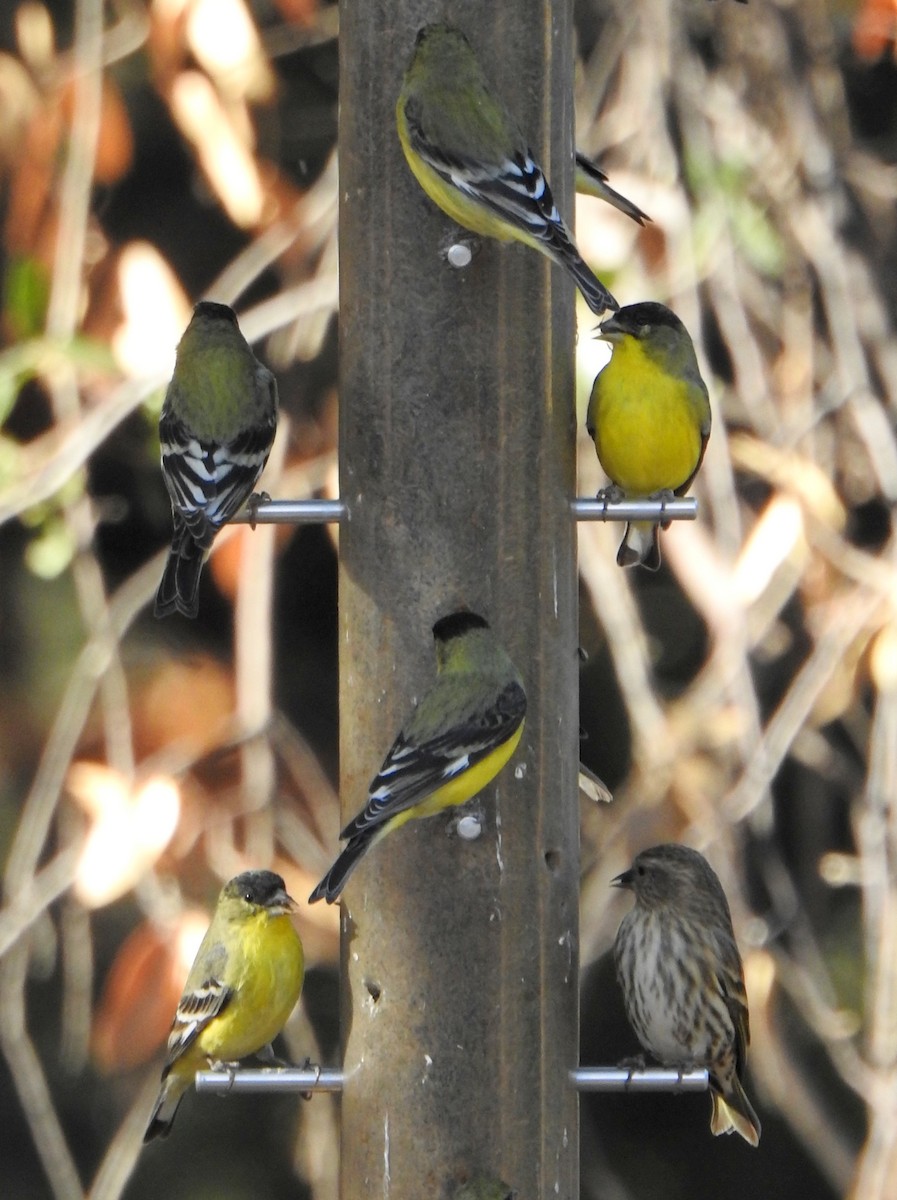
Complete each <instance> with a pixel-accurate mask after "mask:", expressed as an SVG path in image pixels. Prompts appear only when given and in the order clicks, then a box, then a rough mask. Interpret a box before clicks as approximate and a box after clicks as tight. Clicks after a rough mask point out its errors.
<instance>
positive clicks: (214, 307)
mask: <svg viewBox="0 0 897 1200" xmlns="http://www.w3.org/2000/svg"><path fill="white" fill-rule="evenodd" d="M193 315H194V317H212V318H213V319H214V320H217V321H231V322H232V323H233V324H234V325H236V323H237V314H236V313H235V312H234V310H233V309H232V308H231V307H230V305H229V304H218V303H217V302H216V301H214V300H200V302H199V303H198V304H196V305H194V307H193ZM247 873H248V872H247Z"/></svg>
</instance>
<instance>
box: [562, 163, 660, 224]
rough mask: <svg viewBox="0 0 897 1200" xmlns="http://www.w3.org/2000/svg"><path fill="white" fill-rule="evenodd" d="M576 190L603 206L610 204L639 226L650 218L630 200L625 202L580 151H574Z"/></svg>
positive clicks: (624, 198)
mask: <svg viewBox="0 0 897 1200" xmlns="http://www.w3.org/2000/svg"><path fill="white" fill-rule="evenodd" d="M575 181H576V190H577V191H578V192H579V193H581V195H583V196H597V198H598V199H599V200H603V201H604V202H605V204H611V205H613V207H614V208H616V209H619V211H620V212H621V213H625V214H626V216H627V217H632V219H633V221H635V222H637V224H639V225H644V224H645V222H646V221H650V220H651V218H650V217H649V216H648V214H647V213H644V212H642V210H641V209H640V208H639V207H638V205H636V204H633V203H632V201H631V200H627V199H626V197H625V196H621V195H620V193H619V192H615V191H614V189H613V188H612V187H611V186H610V184H609V183H608V182H607V176H606V175H605V173H604V172H603V171H602V170H601V168H600V167H599V166H598V165H597V164H596V163H594V162H592V160H591V159H590V158H588V157H587V156H586V155H585V154H583V152H582V151H581V150H577V151H576V175H575Z"/></svg>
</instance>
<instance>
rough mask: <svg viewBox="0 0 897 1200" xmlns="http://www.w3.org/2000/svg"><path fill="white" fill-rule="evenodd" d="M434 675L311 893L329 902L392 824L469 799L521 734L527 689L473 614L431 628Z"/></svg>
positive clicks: (461, 614) (493, 773) (313, 899)
mask: <svg viewBox="0 0 897 1200" xmlns="http://www.w3.org/2000/svg"><path fill="white" fill-rule="evenodd" d="M433 637H434V638H435V641H436V670H437V675H436V679H435V680H434V682H433V684H432V686H431V687H430V689H429V691H427V692H426V694H425V695H424V697H423V699H422V700H421V702H420V704H419V705H418V706H417V708H416V709H415V710H414V712H413V713H412V714H411V716H410V717H409V719H408V721H407V722H406V724H405V726H404V728H403V729H402V732H401V733H400V734H399V736H398V737H397V738H396V740H395V742H394V743H393V745H392V748H391V749H390V751H389V753H388V754H387V756H386V758H385V760H384V762H383V766H382V767H381V768H380V771H379V773H378V774H377V776H376V778H375V779H374V780H373V782H372V783H371V785H370V788H369V789H368V800H367V804H366V805H365V806H364V808H363V809H362V810H361V812H360V813H359V814H358V816H357V817H355V818H354V820H352V821H350V822H349V824H348V825H347V826H346V828H345V829H344V830H343V831H342V833H341V834H340V837H341V838H348V844H347V845H346V846H345V847H344V849H343V850H342V852H341V854H340V855H339V857H338V858H337V860H336V862H335V863H334V864H333V866H332V867H331V868H330V870H329V871H328V872H327V874H326V875H325V876H324V878H323V879H322V880H321V882H320V883H319V884H318V886H317V887H316V888H315V890H314V891H313V892H312V894H311V896H309V899H308V902H309V904H314V903H315V902H316V901H317V900H326V901H327V902H328V904H332V903H333V902H334V900H336V899H337V898H338V896H339V894H340V892H341V891H342V890H343V888H344V887H345V884H346V880H347V879H348V878H349V875H350V874H351V873H352V871H353V870H354V869H355V867H356V866H357V865H358V862H359V861H360V859H361V857H362V855H363V854H365V853H366V851H367V850H369V849H370V848H371V846H373V845H374V844H375V843H376V842H379V841H380V839H381V838H383V837H385V836H386V834H387V833H390V832H391V831H392V830H394V829H398V828H400V827H401V826H402V825H404V824H405V823H406V821H411V820H413V819H415V818H418V817H431V816H433V815H434V814H435V813H438V812H440V811H441V810H442V809H444V808H448V807H449V806H450V805H454V804H464V803H465V802H466V801H468V800H470V799H471V798H472V797H473V796H475V795H476V794H477V793H478V792H481V791H482V790H483V788H484V787H485V786H486V784H487V783H489V782H491V780H493V779H494V778H495V776H496V775H497V774H498V772H499V771H500V770H501V769H502V767H503V766H504V765H505V763H506V762H507V761H508V759H509V758H510V757H511V755H512V754H513V753H514V751H515V750H516V749H517V744H518V742H519V741H520V738H521V735H522V734H523V721H524V717H525V715H526V693H525V692H524V690H523V683H522V681H521V678H520V675H519V674H518V671H517V668H516V667H515V666H514V664H513V663H512V662H511V659H510V658H509V657H508V654H507V652H506V651H505V649H504V647H503V646H502V645H501V643H500V642H499V641H498V639H497V638H496V637H495V635H494V633H493V632H492V630H491V629H490V628H489V625H488V622H486V621H485V620H484V619H483V618H482V617H480V616H478V615H477V614H476V613H472V612H467V611H460V612H455V613H451V614H450V615H449V616H447V617H442V618H441V619H440V620H439V621H437V622H436V624H435V625H434V626H433Z"/></svg>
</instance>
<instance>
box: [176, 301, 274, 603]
mask: <svg viewBox="0 0 897 1200" xmlns="http://www.w3.org/2000/svg"><path fill="white" fill-rule="evenodd" d="M276 429H277V384H276V382H275V380H274V376H273V375H272V374H271V372H270V371H269V370H268V368H267V367H265V366H262V364H261V363H260V362H259V361H258V359H257V358H256V357H255V355H254V354H253V353H252V350H251V349H250V348H249V344H248V343H247V341H246V339H245V338H244V337H243V335H242V333H241V332H240V327H239V326H238V325H237V318H236V316H235V315H234V312H233V309H231V308H228V306H227V305H226V304H213V303H212V302H211V301H208V300H201V301H200V302H199V304H197V305H196V308H195V309H194V310H193V319H192V320H191V322H190V324H189V325H188V326H187V329H186V332H185V333H184V336H183V337H182V338H181V340H180V343H179V344H178V349H177V360H176V362H175V368H174V374H173V375H172V377H171V382H170V383H169V385H168V391H167V392H166V393H165V403H164V404H163V406H162V416H161V417H160V418H159V439H160V441H161V444H162V477H163V478H164V480H165V486H166V487H167V488H168V494H169V496H170V497H171V513H172V518H173V520H174V536H173V537H172V540H171V551H170V553H169V555H168V561H167V563H166V564H165V573H164V574H163V576H162V582H161V583H160V584H159V590H158V592H157V593H156V606H155V614H156V616H157V617H167V616H168V615H169V613H173V612H175V611H177V612H181V613H183V614H184V616H185V617H195V616H196V614H197V612H198V611H199V576H200V572H201V571H202V565H203V562H204V560H205V555H206V551H208V550H209V549H210V548H211V545H212V542H213V541H214V539H215V535H216V534H217V532H218V530H219V529H220V528H221V526H222V525H225V524H226V523H227V522H228V521H229V520H230V519H231V517H233V516H234V514H235V513H236V512H238V511H239V509H240V508H242V506H243V504H244V503H245V502H246V501H247V500H248V499H249V496H250V495H251V494H252V489H253V488H254V487H255V485H256V483H257V481H258V478H259V476H260V475H261V473H262V471H263V470H264V467H265V463H266V462H267V461H268V454H269V453H270V451H271V445H272V443H273V442H274V434H275V432H276Z"/></svg>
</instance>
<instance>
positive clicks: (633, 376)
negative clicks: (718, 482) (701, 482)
mask: <svg viewBox="0 0 897 1200" xmlns="http://www.w3.org/2000/svg"><path fill="white" fill-rule="evenodd" d="M704 403H705V401H704V399H703V396H702V395H701V394H700V391H699V389H698V388H697V387H696V386H695V384H693V383H690V382H688V381H685V380H679V379H676V378H675V377H674V376H671V375H669V374H667V372H666V371H665V370H664V369H663V367H662V366H661V365H660V364H659V363H658V362H657V361H656V360H654V359H653V358H651V357H649V355H647V354H646V353H645V350H644V347H643V346H642V344H641V342H639V341H638V340H637V339H636V338H634V337H631V336H629V335H627V336H625V337H623V339H622V340H621V341H620V342H616V343H615V344H614V349H613V354H612V355H611V358H610V361H609V363H608V364H607V366H606V367H605V368H604V370H603V371H601V372H600V374H599V375H598V377H597V379H596V380H595V387H594V391H593V395H592V419H593V422H594V429H595V445H596V448H597V450H598V458H599V459H600V461H601V465H602V467H603V468H604V470H605V472H606V473H607V475H608V476H609V477H610V479H612V480H613V482H614V483H616V484H617V485H618V486H619V487H621V488H622V489H623V491H624V492H626V494H627V495H631V496H649V495H651V494H652V493H653V492H659V491H661V490H664V489H667V488H669V489H670V490H671V491H675V490H676V489H677V488H679V487H681V486H682V485H683V484H684V483H685V482H686V480H688V479H689V477H690V476H691V475H692V473H693V472H694V470H695V467H696V466H697V463H698V459H699V458H700V456H701V440H702V439H701V421H702V405H703V404H704Z"/></svg>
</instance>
